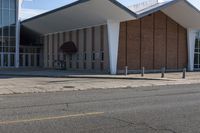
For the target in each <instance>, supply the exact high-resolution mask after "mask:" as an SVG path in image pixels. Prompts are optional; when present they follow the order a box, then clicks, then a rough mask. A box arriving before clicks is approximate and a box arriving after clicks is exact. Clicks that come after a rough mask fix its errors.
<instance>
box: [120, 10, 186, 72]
mask: <svg viewBox="0 0 200 133" xmlns="http://www.w3.org/2000/svg"><path fill="white" fill-rule="evenodd" d="M125 66H128V68H129V70H140V69H141V67H145V68H146V69H148V70H160V69H161V68H162V67H166V68H167V69H168V70H178V69H182V68H185V67H186V66H187V31H186V29H185V28H184V27H182V26H181V25H179V24H178V23H176V22H175V21H173V20H172V19H171V18H169V17H168V16H166V15H165V14H164V13H162V12H156V13H154V14H151V15H148V16H146V17H144V18H141V19H139V20H133V21H127V22H122V23H121V25H120V42H119V55H118V70H119V71H120V70H124V68H125Z"/></svg>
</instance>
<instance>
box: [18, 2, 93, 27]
mask: <svg viewBox="0 0 200 133" xmlns="http://www.w3.org/2000/svg"><path fill="white" fill-rule="evenodd" d="M88 1H90V0H78V1H75V2H73V3H70V4H67V5H65V6H62V7H59V8H56V9H53V10H50V11H48V12H45V13H42V14H40V15H37V16H34V17H31V18H28V19H25V20H23V21H21V23H26V22H28V21H31V20H33V19H37V18H40V17H43V16H46V15H49V14H51V13H54V12H57V11H60V10H63V9H65V8H69V7H73V6H76V5H78V4H81V3H85V2H88Z"/></svg>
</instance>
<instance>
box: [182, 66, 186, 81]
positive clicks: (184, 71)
mask: <svg viewBox="0 0 200 133" xmlns="http://www.w3.org/2000/svg"><path fill="white" fill-rule="evenodd" d="M186 71H187V70H186V68H184V69H183V77H182V78H183V79H185V78H186Z"/></svg>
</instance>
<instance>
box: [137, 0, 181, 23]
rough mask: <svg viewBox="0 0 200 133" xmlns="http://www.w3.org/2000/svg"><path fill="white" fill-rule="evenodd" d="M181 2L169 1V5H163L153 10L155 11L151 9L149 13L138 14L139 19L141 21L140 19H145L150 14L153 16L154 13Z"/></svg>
mask: <svg viewBox="0 0 200 133" xmlns="http://www.w3.org/2000/svg"><path fill="white" fill-rule="evenodd" d="M180 1H182V0H172V1H169V2H168V3H165V4H163V5H161V6H159V7H157V8H153V9H151V10H149V11H146V12H144V13H141V14H137V18H138V19H139V18H142V17H145V16H147V15H149V14H152V13H155V12H157V11H159V10H162V9H163V8H166V7H168V6H171V5H174V4H176V3H178V2H180Z"/></svg>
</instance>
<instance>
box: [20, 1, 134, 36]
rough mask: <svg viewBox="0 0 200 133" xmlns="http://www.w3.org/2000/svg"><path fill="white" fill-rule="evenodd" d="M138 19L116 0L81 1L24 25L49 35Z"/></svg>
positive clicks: (28, 20)
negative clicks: (113, 21) (111, 21)
mask: <svg viewBox="0 0 200 133" xmlns="http://www.w3.org/2000/svg"><path fill="white" fill-rule="evenodd" d="M136 17H137V16H136V14H134V13H133V12H132V11H130V10H129V9H128V8H126V7H124V6H123V5H122V4H120V3H119V2H117V1H115V0H79V1H77V2H74V3H72V4H69V5H67V6H64V7H61V8H58V9H56V10H53V11H50V12H47V13H44V14H42V15H39V16H36V17H33V18H30V19H27V20H25V21H23V22H22V25H23V26H25V27H26V28H28V29H30V30H32V31H34V32H37V33H39V34H48V33H52V32H59V31H69V30H74V29H80V28H85V27H90V26H95V25H101V24H106V23H107V20H115V21H119V22H121V21H126V20H133V19H136Z"/></svg>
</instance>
